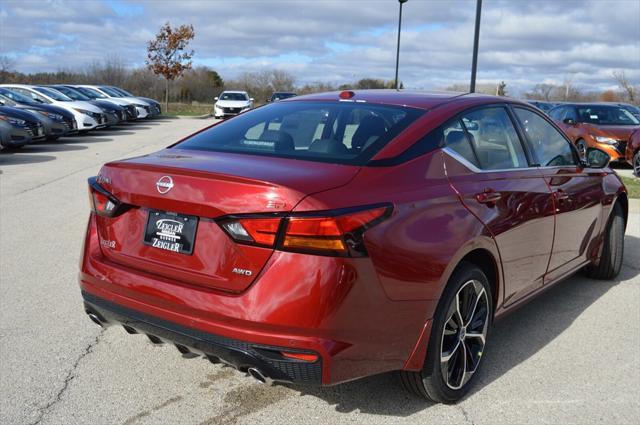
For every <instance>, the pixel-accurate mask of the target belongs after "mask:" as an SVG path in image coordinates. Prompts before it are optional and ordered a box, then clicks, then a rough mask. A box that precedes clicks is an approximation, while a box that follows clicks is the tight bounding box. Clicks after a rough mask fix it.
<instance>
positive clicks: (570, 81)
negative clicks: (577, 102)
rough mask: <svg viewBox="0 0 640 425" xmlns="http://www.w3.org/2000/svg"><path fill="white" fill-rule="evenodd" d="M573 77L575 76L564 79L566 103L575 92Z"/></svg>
mask: <svg viewBox="0 0 640 425" xmlns="http://www.w3.org/2000/svg"><path fill="white" fill-rule="evenodd" d="M573 77H574V75H573V74H570V75H567V76H565V77H564V81H563V82H562V87H564V99H563V100H564V101H567V100H569V97H570V96H571V93H572V91H573Z"/></svg>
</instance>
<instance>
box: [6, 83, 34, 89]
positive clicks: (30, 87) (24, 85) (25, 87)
mask: <svg viewBox="0 0 640 425" xmlns="http://www.w3.org/2000/svg"><path fill="white" fill-rule="evenodd" d="M0 87H19V88H22V89H33V88H34V87H35V86H33V85H31V84H0Z"/></svg>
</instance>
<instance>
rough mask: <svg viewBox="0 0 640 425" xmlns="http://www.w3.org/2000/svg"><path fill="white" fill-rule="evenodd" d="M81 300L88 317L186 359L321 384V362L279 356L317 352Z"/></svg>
mask: <svg viewBox="0 0 640 425" xmlns="http://www.w3.org/2000/svg"><path fill="white" fill-rule="evenodd" d="M82 297H83V298H84V307H85V311H86V312H87V314H93V315H95V316H96V317H97V318H98V319H99V320H100V322H101V324H102V325H103V326H112V325H118V324H120V325H123V326H124V328H125V330H126V331H127V332H128V333H141V334H146V335H147V336H148V337H149V339H150V340H151V341H152V342H154V343H156V344H158V343H162V342H169V343H173V344H175V345H176V347H177V348H178V350H179V351H180V352H181V353H182V354H183V355H192V354H200V355H204V356H206V357H207V358H208V359H209V360H210V361H211V362H212V363H219V362H224V363H226V364H230V365H232V366H233V367H235V368H236V369H238V370H240V371H247V370H248V369H249V368H255V369H257V370H259V371H260V372H261V373H262V374H263V375H264V376H266V377H268V378H270V379H271V380H273V381H279V382H295V383H304V384H316V385H319V384H320V383H321V377H322V360H321V358H318V360H316V361H315V362H306V361H298V360H292V359H287V358H285V357H284V356H282V354H280V353H281V352H282V351H287V352H297V353H305V354H316V353H314V352H310V351H305V350H296V349H291V348H288V347H275V346H269V345H261V344H251V343H247V342H244V341H240V340H236V339H231V338H226V337H223V336H220V335H214V334H210V333H207V332H202V331H199V330H197V329H192V328H188V327H185V326H181V325H178V324H176V323H172V322H169V321H167V320H163V319H160V318H157V317H154V316H150V315H147V314H144V313H141V312H139V311H136V310H132V309H129V308H126V307H122V306H120V305H118V304H115V303H112V302H109V301H106V300H104V299H102V298H99V297H96V296H94V295H91V294H89V293H88V292H85V291H83V292H82Z"/></svg>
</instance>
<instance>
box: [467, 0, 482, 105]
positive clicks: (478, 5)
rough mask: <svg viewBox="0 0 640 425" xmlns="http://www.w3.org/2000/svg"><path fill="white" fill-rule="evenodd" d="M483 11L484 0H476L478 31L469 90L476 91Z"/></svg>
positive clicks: (475, 38) (474, 45)
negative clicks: (481, 13) (481, 14)
mask: <svg viewBox="0 0 640 425" xmlns="http://www.w3.org/2000/svg"><path fill="white" fill-rule="evenodd" d="M481 11H482V0H476V31H475V34H474V36H473V60H472V62H471V84H470V85H469V91H470V92H471V93H474V92H475V91H476V69H477V68H478V42H479V40H480V12H481Z"/></svg>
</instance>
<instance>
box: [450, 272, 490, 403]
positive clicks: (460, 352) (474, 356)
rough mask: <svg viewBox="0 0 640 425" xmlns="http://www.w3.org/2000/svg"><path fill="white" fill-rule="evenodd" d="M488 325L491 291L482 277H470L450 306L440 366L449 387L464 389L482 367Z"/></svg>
mask: <svg viewBox="0 0 640 425" xmlns="http://www.w3.org/2000/svg"><path fill="white" fill-rule="evenodd" d="M488 328H489V302H488V299H487V291H485V289H484V286H483V285H482V283H480V282H479V281H478V280H475V279H474V280H469V281H468V282H466V283H465V284H464V285H462V287H461V288H460V289H459V290H458V292H457V293H456V296H455V298H454V299H453V301H452V303H451V305H450V306H449V310H448V312H447V316H446V320H445V324H444V330H443V333H442V341H441V346H440V367H441V370H442V377H443V378H444V380H445V383H446V384H447V386H448V387H449V388H451V389H453V390H457V389H460V388H462V387H463V386H464V385H465V384H466V383H467V382H468V381H469V379H471V377H472V376H473V374H474V373H475V371H476V370H477V369H478V365H479V364H480V360H481V359H482V354H483V351H484V346H485V341H486V337H487V330H488Z"/></svg>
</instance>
